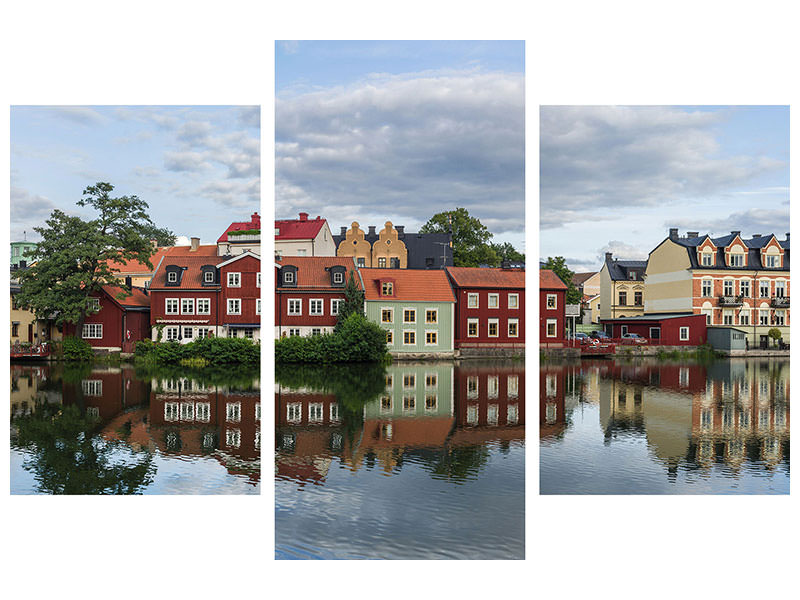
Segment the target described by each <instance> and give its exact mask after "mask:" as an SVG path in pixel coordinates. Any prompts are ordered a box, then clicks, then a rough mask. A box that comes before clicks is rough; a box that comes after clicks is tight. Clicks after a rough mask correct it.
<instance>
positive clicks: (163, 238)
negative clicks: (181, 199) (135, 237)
mask: <svg viewBox="0 0 800 600" xmlns="http://www.w3.org/2000/svg"><path fill="white" fill-rule="evenodd" d="M142 235H144V236H146V237H147V239H148V240H155V241H156V244H157V245H158V246H159V247H162V248H163V247H164V246H174V245H175V243H176V242H177V241H178V236H176V235H175V233H174V232H173V231H171V230H170V229H167V228H166V227H156V226H155V225H145V226H144V227H143V228H142Z"/></svg>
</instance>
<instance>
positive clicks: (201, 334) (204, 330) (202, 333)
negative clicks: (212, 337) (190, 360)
mask: <svg viewBox="0 0 800 600" xmlns="http://www.w3.org/2000/svg"><path fill="white" fill-rule="evenodd" d="M210 331H211V330H210V329H209V328H208V327H198V328H197V337H198V338H200V339H201V340H202V339H205V338H207V337H208V333H209V332H210Z"/></svg>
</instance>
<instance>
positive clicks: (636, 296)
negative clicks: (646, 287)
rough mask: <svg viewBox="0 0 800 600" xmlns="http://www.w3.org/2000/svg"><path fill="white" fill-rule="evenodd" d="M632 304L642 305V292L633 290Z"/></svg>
mask: <svg viewBox="0 0 800 600" xmlns="http://www.w3.org/2000/svg"><path fill="white" fill-rule="evenodd" d="M633 305H634V306H641V305H642V292H633Z"/></svg>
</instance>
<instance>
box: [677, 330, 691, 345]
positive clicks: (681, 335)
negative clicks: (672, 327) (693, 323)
mask: <svg viewBox="0 0 800 600" xmlns="http://www.w3.org/2000/svg"><path fill="white" fill-rule="evenodd" d="M679 338H680V340H681V341H682V342H685V341H687V340H688V339H689V328H688V327H681V328H680V331H679Z"/></svg>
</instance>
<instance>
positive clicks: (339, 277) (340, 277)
mask: <svg viewBox="0 0 800 600" xmlns="http://www.w3.org/2000/svg"><path fill="white" fill-rule="evenodd" d="M333 283H338V284H342V283H344V273H340V272H338V271H337V272H336V273H334V274H333Z"/></svg>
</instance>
